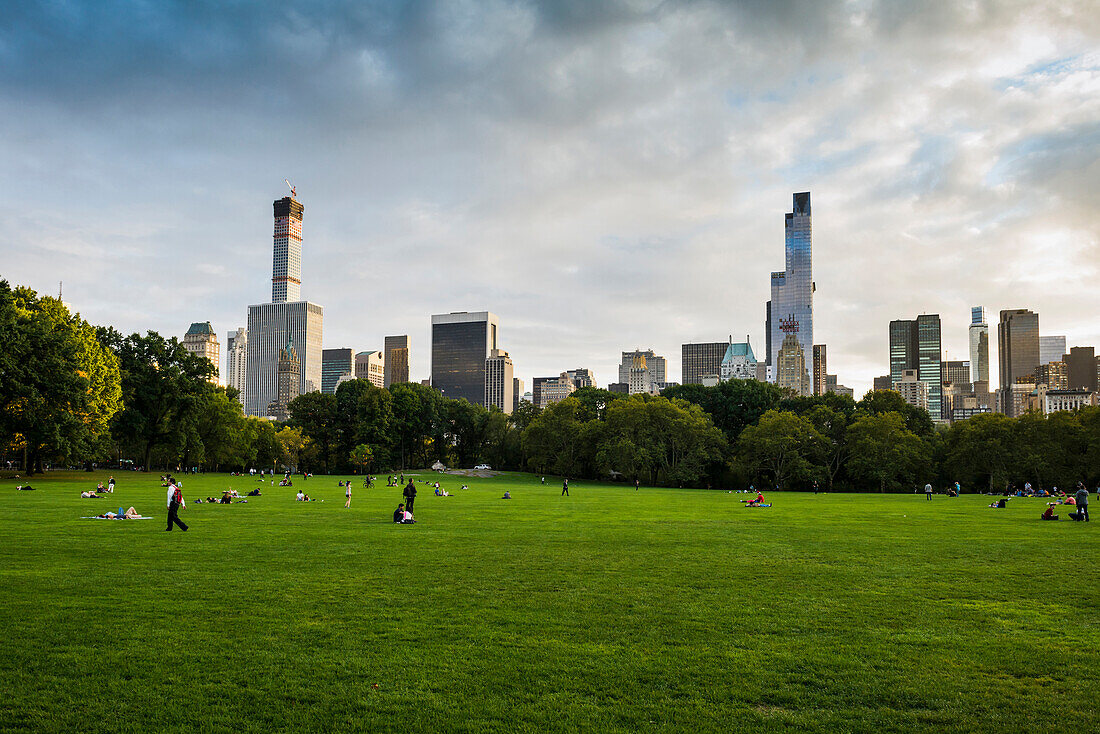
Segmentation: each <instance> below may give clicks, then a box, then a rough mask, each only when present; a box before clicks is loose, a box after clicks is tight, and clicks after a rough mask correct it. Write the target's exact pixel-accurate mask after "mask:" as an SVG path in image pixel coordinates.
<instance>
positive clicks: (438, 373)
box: [432, 311, 499, 405]
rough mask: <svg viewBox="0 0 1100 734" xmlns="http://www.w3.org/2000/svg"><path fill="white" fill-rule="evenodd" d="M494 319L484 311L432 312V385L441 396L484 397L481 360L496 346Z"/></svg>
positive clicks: (477, 401) (478, 399)
mask: <svg viewBox="0 0 1100 734" xmlns="http://www.w3.org/2000/svg"><path fill="white" fill-rule="evenodd" d="M498 324H499V322H498V320H497V317H496V315H495V314H492V313H490V312H488V311H478V312H475V313H467V312H466V311H458V312H454V313H445V314H435V315H433V316H432V387H434V388H436V389H437V390H439V391H440V392H442V393H443V396H444V397H448V398H454V399H460V398H465V399H466V400H469V401H470V402H471V403H474V404H476V405H484V401H485V360H486V359H488V357H489V354H490V352H491V351H492V350H494V349H497V348H498V344H497V328H498Z"/></svg>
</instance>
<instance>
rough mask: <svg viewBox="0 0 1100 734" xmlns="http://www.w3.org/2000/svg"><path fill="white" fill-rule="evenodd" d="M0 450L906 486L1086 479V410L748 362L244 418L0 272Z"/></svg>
mask: <svg viewBox="0 0 1100 734" xmlns="http://www.w3.org/2000/svg"><path fill="white" fill-rule="evenodd" d="M0 344H2V345H3V348H2V349H0V442H2V443H0V448H2V450H3V454H4V458H5V459H12V458H16V459H18V460H20V461H21V463H22V465H23V467H24V468H25V470H26V471H30V472H33V471H36V470H41V469H42V467H43V466H44V465H45V464H47V463H55V464H58V463H59V464H62V465H77V464H85V463H90V462H100V463H106V462H109V463H112V464H117V465H123V464H126V462H127V461H132V462H133V464H134V465H135V466H139V467H142V468H145V469H146V470H152V469H177V470H178V469H180V468H183V469H186V468H189V467H202V468H203V469H205V470H210V471H230V470H247V469H249V468H256V469H277V470H283V469H286V470H297V471H311V472H316V473H345V472H359V473H364V472H372V473H381V472H386V471H390V470H399V469H412V468H423V467H426V466H430V465H431V464H432V463H434V462H436V461H440V462H442V463H443V464H445V465H447V466H460V467H471V466H473V465H475V464H478V463H487V464H490V465H491V466H493V468H494V469H503V470H522V471H534V472H538V473H546V474H553V475H559V476H568V477H575V478H586V479H608V480H621V481H627V482H633V481H634V480H635V479H637V480H638V481H640V482H642V483H644V484H647V485H664V486H694V487H708V486H709V487H723V488H729V487H738V488H744V487H748V486H749V485H753V486H756V487H759V488H778V489H808V488H810V487H812V486H813V485H814V483H817V485H818V486H820V487H821V488H824V489H832V490H846V491H847V490H877V491H891V492H896V491H911V490H912V489H913V488H914V487H916V486H923V485H924V484H925V483H926V482H930V483H932V484H933V485H935V486H937V487H945V486H948V485H950V484H953V483H954V482H955V481H958V482H960V483H961V484H962V485H963V487H964V488H965V489H967V490H986V489H1002V488H1003V487H1004V485H1005V484H1006V483H1007V482H1010V481H1011V482H1016V483H1018V484H1022V483H1023V482H1024V481H1029V482H1031V483H1032V484H1033V485H1035V486H1037V487H1047V488H1049V487H1051V486H1056V485H1057V486H1072V484H1074V483H1075V482H1076V481H1078V480H1084V481H1087V482H1088V483H1090V485H1092V484H1093V483H1094V482H1096V481H1098V480H1100V469H1098V467H1100V408H1096V407H1088V408H1082V409H1080V410H1078V411H1074V412H1065V413H1057V414H1054V415H1052V416H1050V417H1049V418H1047V417H1044V416H1042V415H1039V414H1036V413H1029V414H1027V415H1024V416H1022V417H1020V418H1015V419H1012V418H1007V417H1005V416H1003V415H996V414H989V415H980V416H976V417H974V418H971V419H969V420H966V421H960V422H957V423H955V424H954V425H952V426H950V427H946V428H945V427H937V426H934V425H933V422H932V420H931V419H930V417H929V415H928V413H927V411H925V410H923V409H920V408H916V407H913V406H910V405H907V404H906V403H905V402H904V401H903V400H902V398H901V396H900V395H899V394H898V393H896V392H893V391H871V392H868V393H867V394H866V395H865V396H864V397H863V399H862V400H860V401H858V402H857V401H855V400H853V399H852V398H849V397H846V396H840V395H835V394H831V393H830V394H826V395H820V396H813V397H795V396H793V395H791V394H790V393H788V392H784V391H783V390H780V389H779V388H778V387H777V386H775V385H772V384H769V383H763V382H757V381H755V380H732V381H729V382H723V383H721V384H719V385H717V386H715V387H704V386H701V385H682V386H674V387H671V388H668V389H666V390H664V391H663V392H662V394H661V395H659V396H655V395H632V396H625V395H620V394H616V393H611V392H608V391H607V390H600V389H598V388H582V389H580V390H578V391H576V392H575V393H574V394H573V395H572V396H571V397H569V398H567V399H565V400H563V401H561V402H559V403H555V404H553V405H550V406H548V407H547V408H545V409H543V410H539V409H538V408H536V407H535V406H534V405H532V404H531V403H528V402H521V403H520V407H519V409H518V410H517V411H516V412H515V413H514V414H512V415H506V414H504V413H502V412H500V411H499V410H497V409H495V408H493V409H485V408H483V407H481V406H479V405H473V404H471V403H469V402H467V401H465V400H453V399H450V398H445V397H444V396H443V395H442V394H441V393H440V392H439V391H437V390H435V389H433V388H431V387H427V386H424V385H420V384H417V383H400V384H395V385H392V386H390V387H389V388H388V389H382V388H378V387H376V386H374V385H372V384H370V383H369V382H367V381H365V380H350V381H346V382H343V383H341V384H340V386H339V387H338V388H337V390H336V391H335V393H334V394H324V393H320V392H312V393H308V394H305V395H300V396H299V397H297V398H296V399H295V400H293V401H292V402H291V405H290V419H289V420H288V421H287V422H286V423H285V424H281V423H275V422H273V421H270V420H266V419H261V418H254V417H249V416H245V415H244V414H243V411H242V409H241V404H240V402H239V400H238V396H237V394H236V391H235V390H234V389H232V388H225V387H219V386H217V385H215V384H213V383H211V382H210V381H209V378H210V376H211V375H212V374H213V370H214V365H212V364H211V363H210V362H209V361H208V360H205V359H202V358H199V357H197V356H196V355H194V354H191V353H190V352H188V351H187V350H186V349H185V348H184V347H183V345H182V343H181V342H180V341H179V340H177V339H175V338H164V337H162V336H161V335H159V334H157V333H155V332H147V333H146V334H144V335H142V334H131V335H129V336H124V335H122V334H120V333H119V332H117V331H116V330H115V329H113V328H111V327H95V326H92V325H90V324H88V323H87V322H86V321H84V320H83V319H81V318H80V316H79V315H73V314H70V313H69V312H68V310H67V309H66V308H65V307H64V305H63V304H62V303H61V302H60V301H58V300H57V299H53V298H49V297H39V296H38V295H37V294H35V293H34V292H33V291H31V290H29V289H26V288H11V287H10V286H9V285H8V283H7V282H5V281H0Z"/></svg>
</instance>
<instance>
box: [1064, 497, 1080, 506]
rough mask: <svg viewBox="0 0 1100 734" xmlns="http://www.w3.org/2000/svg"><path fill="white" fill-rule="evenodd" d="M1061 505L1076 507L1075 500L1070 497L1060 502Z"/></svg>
mask: <svg viewBox="0 0 1100 734" xmlns="http://www.w3.org/2000/svg"><path fill="white" fill-rule="evenodd" d="M1062 504H1063V505H1076V504H1077V500H1075V499H1074V498H1072V497H1066V498H1065V499H1064V500H1062Z"/></svg>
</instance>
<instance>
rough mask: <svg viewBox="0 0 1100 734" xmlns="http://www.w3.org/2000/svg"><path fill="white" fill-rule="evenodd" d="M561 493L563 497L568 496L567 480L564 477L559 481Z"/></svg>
mask: <svg viewBox="0 0 1100 734" xmlns="http://www.w3.org/2000/svg"><path fill="white" fill-rule="evenodd" d="M561 494H562V496H563V497H568V496H569V480H568V479H566V480H564V481H562V483H561Z"/></svg>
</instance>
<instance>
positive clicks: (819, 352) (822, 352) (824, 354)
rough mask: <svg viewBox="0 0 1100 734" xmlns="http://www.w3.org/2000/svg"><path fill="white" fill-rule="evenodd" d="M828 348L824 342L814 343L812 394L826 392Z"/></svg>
mask: <svg viewBox="0 0 1100 734" xmlns="http://www.w3.org/2000/svg"><path fill="white" fill-rule="evenodd" d="M828 371H829V370H828V350H827V349H826V347H825V345H824V344H814V395H824V394H825V393H826V392H827V378H828V375H827V374H826V373H827V372H828Z"/></svg>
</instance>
